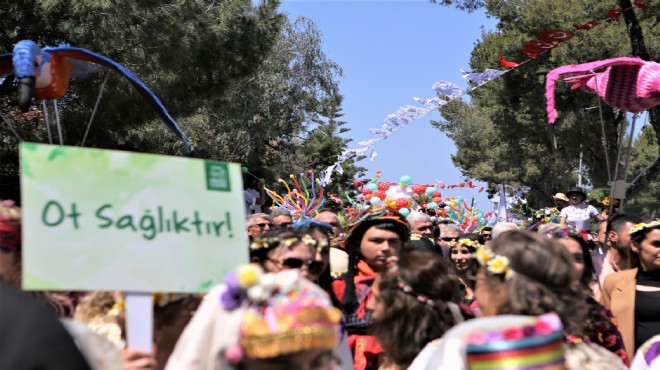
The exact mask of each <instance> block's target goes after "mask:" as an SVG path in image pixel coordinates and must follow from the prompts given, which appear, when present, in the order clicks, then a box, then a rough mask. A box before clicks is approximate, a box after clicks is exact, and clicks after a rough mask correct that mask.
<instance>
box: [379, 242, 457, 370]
mask: <svg viewBox="0 0 660 370" xmlns="http://www.w3.org/2000/svg"><path fill="white" fill-rule="evenodd" d="M457 290H458V286H457V285H456V282H455V280H454V279H453V278H452V277H451V276H450V275H449V266H448V265H447V263H446V262H445V260H444V259H443V258H442V257H440V256H439V255H438V254H437V253H434V252H427V251H411V252H408V253H404V254H402V255H401V258H400V259H399V261H398V267H397V268H395V269H392V270H391V271H388V272H386V273H383V274H381V275H380V276H379V277H378V278H377V279H376V281H375V282H374V285H373V290H372V292H373V296H374V299H373V300H372V301H370V302H369V303H368V304H367V308H369V309H371V310H373V315H372V318H373V321H372V325H371V333H372V334H373V335H374V336H375V337H376V338H378V341H379V342H380V344H381V346H382V347H383V349H384V351H385V361H384V363H383V365H382V367H381V369H383V370H400V369H407V368H408V366H409V365H410V363H412V361H413V360H414V359H415V356H417V354H418V353H419V352H420V351H421V350H422V349H423V348H424V346H425V345H426V344H427V343H429V342H431V341H432V340H434V339H436V338H439V337H441V336H442V335H443V334H444V333H445V332H446V331H447V330H449V328H451V327H452V326H454V325H455V324H456V323H457V322H461V321H463V318H462V316H461V314H460V309H459V308H458V306H457V305H456V304H454V303H452V302H450V301H451V300H452V298H453V297H454V296H455V295H456V293H457Z"/></svg>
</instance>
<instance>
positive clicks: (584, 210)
mask: <svg viewBox="0 0 660 370" xmlns="http://www.w3.org/2000/svg"><path fill="white" fill-rule="evenodd" d="M566 196H567V197H568V198H569V199H570V204H569V205H568V206H566V207H565V208H564V209H562V210H561V213H560V216H561V221H560V223H561V224H562V225H571V226H573V227H574V228H576V229H578V230H580V232H584V233H586V234H589V230H590V229H591V227H590V225H589V221H591V219H592V218H595V219H596V220H597V221H602V220H604V218H603V217H602V216H601V215H600V214H599V212H598V210H597V209H596V208H594V206H592V205H589V204H586V203H585V202H584V200H585V199H586V198H587V194H585V192H584V191H583V190H582V188H579V187H574V188H571V189H570V190H569V191H568V192H566Z"/></svg>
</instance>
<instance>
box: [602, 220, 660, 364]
mask: <svg viewBox="0 0 660 370" xmlns="http://www.w3.org/2000/svg"><path fill="white" fill-rule="evenodd" d="M630 240H631V245H630V249H631V251H632V254H631V258H632V259H634V260H638V262H639V263H638V266H639V268H634V269H630V270H625V271H620V272H616V273H614V274H612V275H609V276H607V277H606V278H605V283H604V284H603V290H602V295H601V302H602V303H603V305H604V306H605V307H607V308H609V309H610V310H612V312H613V313H614V316H616V318H617V319H618V321H619V329H620V330H621V334H622V335H623V341H624V343H625V345H626V350H627V351H628V355H630V356H632V355H634V353H635V351H636V350H637V349H638V348H639V347H640V346H641V344H642V343H644V342H646V341H647V340H648V339H650V338H651V337H653V336H654V335H657V334H660V315H658V312H660V220H656V221H653V222H649V223H640V224H637V225H635V226H634V227H633V228H632V229H631V230H630Z"/></svg>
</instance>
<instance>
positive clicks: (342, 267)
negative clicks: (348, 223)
mask: <svg viewBox="0 0 660 370" xmlns="http://www.w3.org/2000/svg"><path fill="white" fill-rule="evenodd" d="M314 219H315V220H316V221H321V222H325V223H327V224H329V225H330V226H332V235H330V272H331V274H332V275H335V276H336V275H340V274H343V273H345V272H346V271H348V254H347V253H346V252H345V251H344V242H345V241H346V238H345V236H344V230H342V228H341V225H340V224H339V217H337V214H336V213H334V212H332V211H328V210H322V211H321V212H319V214H317V215H316V217H314Z"/></svg>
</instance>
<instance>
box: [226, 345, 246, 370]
mask: <svg viewBox="0 0 660 370" xmlns="http://www.w3.org/2000/svg"><path fill="white" fill-rule="evenodd" d="M225 358H226V359H227V361H229V363H230V364H231V365H232V366H237V365H238V364H239V363H240V362H241V360H242V359H243V350H242V349H241V347H240V346H239V345H238V344H232V345H229V346H227V348H226V349H225Z"/></svg>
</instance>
